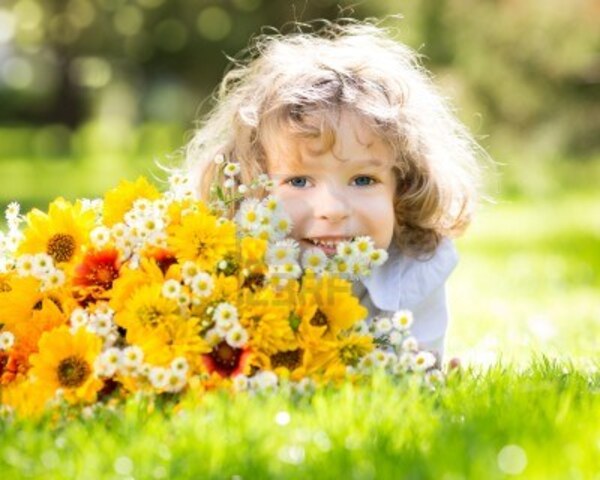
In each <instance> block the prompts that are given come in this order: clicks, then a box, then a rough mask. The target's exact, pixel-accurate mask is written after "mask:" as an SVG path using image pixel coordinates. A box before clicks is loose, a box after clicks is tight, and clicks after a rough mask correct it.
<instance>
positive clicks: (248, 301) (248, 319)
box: [239, 290, 297, 355]
mask: <svg viewBox="0 0 600 480" xmlns="http://www.w3.org/2000/svg"><path fill="white" fill-rule="evenodd" d="M239 310H240V312H241V318H240V323H241V324H242V326H243V327H244V328H245V329H246V330H248V333H249V334H250V340H249V343H250V346H251V347H252V349H253V350H255V351H257V352H263V353H265V354H266V355H271V354H273V353H275V352H277V351H281V350H286V351H287V350H292V349H294V348H297V341H296V336H295V334H294V329H293V328H292V324H293V321H292V322H291V323H290V314H291V312H290V307H289V303H288V302H287V298H286V297H285V296H284V295H281V294H277V293H275V292H274V291H272V290H261V291H259V292H257V293H256V294H247V295H245V297H244V300H243V303H242V306H241V308H240V309H239Z"/></svg>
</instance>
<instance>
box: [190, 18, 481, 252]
mask: <svg viewBox="0 0 600 480" xmlns="http://www.w3.org/2000/svg"><path fill="white" fill-rule="evenodd" d="M342 109H343V110H347V111H351V112H352V113H354V114H356V115H358V117H359V118H360V119H361V120H362V121H364V122H366V124H367V125H368V126H369V127H371V128H372V130H373V131H374V132H375V133H376V134H377V135H378V136H379V137H380V138H381V139H382V140H384V141H385V142H386V143H387V144H388V145H389V146H390V147H391V149H392V152H393V154H394V165H393V170H394V173H395V175H396V180H397V182H396V183H397V189H396V194H395V201H394V209H395V214H396V215H395V216H396V222H395V228H394V241H395V242H396V243H397V245H398V246H399V248H400V250H401V251H402V252H403V253H406V254H408V255H412V256H424V255H425V256H427V255H431V254H432V253H433V251H434V250H435V249H436V247H437V246H438V244H439V243H440V241H441V239H442V238H443V237H444V236H448V237H455V236H457V235H459V234H460V233H462V232H463V230H464V229H465V228H466V226H467V225H468V224H469V223H470V221H471V217H472V213H473V210H474V206H475V203H476V200H477V193H478V185H479V167H478V165H479V162H478V158H477V157H478V154H479V153H480V152H482V151H481V149H480V148H479V147H478V145H477V143H476V142H475V141H474V140H473V138H472V137H471V135H470V134H469V133H468V131H467V130H466V128H465V127H464V126H463V125H462V124H461V123H460V122H459V121H458V120H457V119H456V117H455V115H454V114H453V113H452V111H451V109H450V107H449V105H448V103H447V101H446V100H445V99H444V98H443V97H442V95H441V94H440V93H439V92H438V90H437V89H436V87H435V86H434V85H433V83H432V81H431V79H430V76H429V75H428V73H427V72H426V71H425V70H424V68H423V67H422V66H421V65H420V63H419V56H418V54H416V53H415V52H414V51H413V50H411V49H410V48H409V47H407V46H405V45H402V44H400V43H398V42H396V41H394V40H392V39H391V37H390V36H389V33H388V31H387V30H385V29H383V28H381V27H379V26H378V25H376V24H374V23H371V22H357V21H338V22H335V23H332V22H325V23H324V24H323V25H321V26H320V27H319V28H317V29H312V30H311V31H309V32H305V31H302V29H299V30H298V31H295V32H293V33H288V34H286V35H283V34H281V33H276V34H270V35H261V36H259V37H257V38H255V39H254V41H253V42H252V44H251V46H250V47H249V48H248V49H247V50H246V51H244V52H243V54H242V57H241V59H238V60H236V61H234V62H233V64H232V68H231V69H230V70H229V72H228V73H226V75H225V76H224V78H223V80H222V82H221V85H220V87H219V90H218V94H217V95H216V104H215V106H214V108H213V109H212V111H211V112H210V113H209V114H208V115H207V116H206V117H205V118H204V119H203V120H202V121H201V123H200V125H199V128H198V129H197V130H196V131H195V132H194V135H193V138H192V139H191V140H190V142H189V143H188V144H187V146H186V147H185V169H186V170H187V172H188V174H189V175H191V176H192V179H193V181H194V184H195V185H197V187H198V192H199V194H200V197H201V198H204V199H207V198H208V196H209V190H210V186H211V184H212V183H213V181H214V179H215V175H216V166H215V163H214V162H213V159H214V158H215V157H216V155H218V154H223V155H225V157H226V158H229V159H235V160H236V161H239V163H240V166H241V169H242V171H241V176H242V177H241V179H242V181H243V182H245V183H246V182H249V181H250V180H251V179H252V178H256V176H257V175H258V174H260V173H265V172H266V155H265V145H266V142H267V141H268V139H273V138H276V137H277V135H278V134H280V133H284V132H285V133H290V132H291V133H292V134H293V135H298V136H299V137H314V136H320V137H321V138H323V139H324V141H325V142H326V143H327V144H328V145H333V144H334V143H335V133H336V128H337V122H338V121H339V114H340V112H341V110H342ZM314 115H317V116H318V118H320V120H321V121H320V122H318V125H317V126H315V122H309V121H307V120H308V117H309V116H310V117H314Z"/></svg>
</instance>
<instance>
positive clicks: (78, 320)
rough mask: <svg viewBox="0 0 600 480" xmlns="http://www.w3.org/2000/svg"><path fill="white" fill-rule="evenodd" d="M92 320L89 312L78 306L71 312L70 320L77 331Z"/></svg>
mask: <svg viewBox="0 0 600 480" xmlns="http://www.w3.org/2000/svg"><path fill="white" fill-rule="evenodd" d="M89 320H90V317H89V314H88V312H86V311H85V310H84V309H83V308H76V309H75V310H73V312H71V317H70V318H69V321H70V323H71V328H72V329H73V330H74V331H75V330H78V329H79V328H80V327H85V326H86V325H87V324H88V322H89Z"/></svg>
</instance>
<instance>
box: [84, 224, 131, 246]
mask: <svg viewBox="0 0 600 480" xmlns="http://www.w3.org/2000/svg"><path fill="white" fill-rule="evenodd" d="M121 225H123V224H121ZM90 241H91V242H92V245H94V247H96V248H102V247H104V246H105V245H106V244H107V243H108V242H109V241H110V229H108V228H107V227H105V226H104V225H101V226H99V227H96V228H94V229H93V230H92V231H91V232H90Z"/></svg>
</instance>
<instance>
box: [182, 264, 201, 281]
mask: <svg viewBox="0 0 600 480" xmlns="http://www.w3.org/2000/svg"><path fill="white" fill-rule="evenodd" d="M198 273H200V268H199V267H198V265H196V264H195V263H194V262H191V261H189V260H188V261H186V262H185V263H184V264H183V265H182V266H181V276H182V277H183V281H184V283H185V284H187V285H189V284H190V283H192V280H193V279H194V277H195V276H196V275H198Z"/></svg>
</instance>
